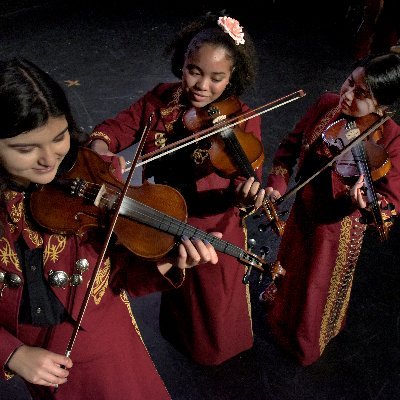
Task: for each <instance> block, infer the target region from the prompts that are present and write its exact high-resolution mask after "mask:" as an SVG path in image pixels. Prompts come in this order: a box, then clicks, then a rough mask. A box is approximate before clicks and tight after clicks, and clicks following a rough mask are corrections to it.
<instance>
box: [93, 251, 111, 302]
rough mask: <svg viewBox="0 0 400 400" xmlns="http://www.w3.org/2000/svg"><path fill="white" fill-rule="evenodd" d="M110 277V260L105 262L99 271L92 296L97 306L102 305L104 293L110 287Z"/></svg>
mask: <svg viewBox="0 0 400 400" xmlns="http://www.w3.org/2000/svg"><path fill="white" fill-rule="evenodd" d="M109 277H110V259H109V258H107V259H106V260H105V261H104V264H103V266H102V267H101V268H100V269H99V272H98V273H97V276H96V281H95V282H94V285H93V290H92V296H93V300H94V302H95V304H100V301H101V299H102V297H103V296H104V293H105V292H106V289H107V287H108V278H109Z"/></svg>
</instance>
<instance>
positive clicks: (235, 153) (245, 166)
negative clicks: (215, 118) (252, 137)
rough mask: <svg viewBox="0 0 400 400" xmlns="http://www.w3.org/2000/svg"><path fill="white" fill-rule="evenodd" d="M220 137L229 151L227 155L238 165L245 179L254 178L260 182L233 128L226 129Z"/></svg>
mask: <svg viewBox="0 0 400 400" xmlns="http://www.w3.org/2000/svg"><path fill="white" fill-rule="evenodd" d="M220 137H221V139H222V140H223V141H224V144H225V147H226V148H227V150H228V151H227V153H228V154H229V156H230V158H231V160H232V162H233V164H235V165H236V167H237V168H238V169H239V171H240V172H241V173H242V175H243V176H244V177H245V178H251V177H253V178H254V179H255V180H256V181H257V182H259V179H258V176H257V174H256V172H255V171H254V168H253V166H252V165H251V163H250V161H249V159H248V158H247V155H246V153H245V152H244V150H243V148H242V146H241V145H240V143H239V141H238V140H237V138H236V135H235V133H234V131H233V130H232V129H231V128H227V129H224V130H223V131H222V132H221V133H220Z"/></svg>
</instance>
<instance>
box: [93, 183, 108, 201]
mask: <svg viewBox="0 0 400 400" xmlns="http://www.w3.org/2000/svg"><path fill="white" fill-rule="evenodd" d="M106 192H107V189H106V185H105V184H104V183H103V184H102V185H101V187H100V189H99V191H98V192H97V195H96V198H95V199H94V202H93V203H94V205H95V206H96V207H100V202H101V200H102V199H104V194H105V193H106Z"/></svg>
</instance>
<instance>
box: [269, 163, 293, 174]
mask: <svg viewBox="0 0 400 400" xmlns="http://www.w3.org/2000/svg"><path fill="white" fill-rule="evenodd" d="M288 173H289V172H288V170H287V169H286V168H283V167H281V166H280V165H275V166H274V167H272V170H271V174H273V175H281V176H285V175H288Z"/></svg>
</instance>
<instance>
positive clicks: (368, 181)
mask: <svg viewBox="0 0 400 400" xmlns="http://www.w3.org/2000/svg"><path fill="white" fill-rule="evenodd" d="M351 152H352V154H353V158H354V161H355V162H356V164H357V168H358V170H359V172H360V174H362V175H363V176H364V185H365V187H366V189H367V190H366V196H367V202H368V208H369V210H370V211H371V213H372V216H373V219H374V222H375V226H376V227H377V229H378V233H379V236H380V239H381V240H382V241H384V240H386V239H387V233H386V229H385V221H384V220H383V216H382V213H381V209H380V205H379V203H378V196H377V194H376V192H375V188H374V185H373V179H372V175H371V170H370V168H369V164H368V159H367V155H366V152H365V149H364V145H363V143H362V142H361V143H359V144H358V145H356V146H354V147H352V149H351Z"/></svg>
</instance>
